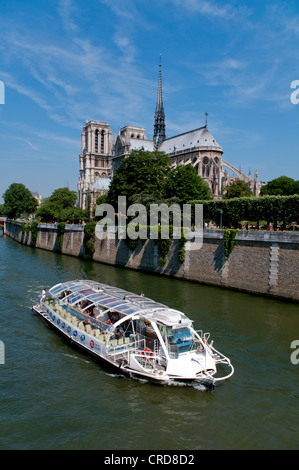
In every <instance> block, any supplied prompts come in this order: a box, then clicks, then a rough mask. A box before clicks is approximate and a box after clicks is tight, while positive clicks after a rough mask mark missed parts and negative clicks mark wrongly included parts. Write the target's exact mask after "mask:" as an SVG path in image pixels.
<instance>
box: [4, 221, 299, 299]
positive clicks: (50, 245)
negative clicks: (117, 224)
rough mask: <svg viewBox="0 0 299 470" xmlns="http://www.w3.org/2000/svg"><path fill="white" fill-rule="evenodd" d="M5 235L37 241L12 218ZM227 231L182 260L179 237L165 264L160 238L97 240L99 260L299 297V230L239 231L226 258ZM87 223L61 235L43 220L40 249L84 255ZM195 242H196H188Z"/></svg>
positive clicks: (212, 233)
mask: <svg viewBox="0 0 299 470" xmlns="http://www.w3.org/2000/svg"><path fill="white" fill-rule="evenodd" d="M4 233H5V235H7V236H9V237H11V238H13V239H14V240H16V241H17V242H19V243H23V244H25V245H31V244H32V234H31V232H28V233H27V232H24V231H22V226H21V223H19V222H11V223H10V222H8V221H7V222H6V223H5V230H4ZM224 233H225V230H204V232H203V244H202V247H201V248H200V249H198V250H188V249H187V245H185V259H184V261H183V262H181V261H180V260H179V249H180V243H179V240H173V242H172V244H171V246H170V249H169V252H168V254H167V257H166V262H165V264H162V261H161V254H160V250H159V246H158V245H157V243H156V241H155V240H145V241H143V242H141V241H139V242H138V244H137V246H136V248H135V250H134V251H132V250H130V249H129V247H128V245H127V242H126V241H125V240H118V239H117V238H113V239H109V238H106V239H103V240H98V239H97V238H96V239H95V250H94V255H93V260H94V261H97V262H101V263H106V264H111V265H115V266H123V267H126V268H130V269H135V270H140V271H148V272H151V273H155V274H157V275H166V276H172V277H175V278H179V279H185V280H189V281H195V282H199V283H203V284H208V285H213V286H219V287H226V288H230V289H236V290H240V291H244V292H249V293H254V294H261V295H267V296H270V297H276V298H281V299H286V300H293V301H299V289H298V286H299V233H298V232H263V231H237V233H236V238H235V246H234V248H233V250H232V252H231V253H230V255H229V257H228V259H227V260H226V259H225V256H224ZM85 242H86V240H85V235H84V225H66V226H65V233H64V234H63V237H61V238H60V239H59V234H58V228H57V225H56V224H39V226H38V231H37V236H36V243H35V246H36V248H42V249H45V250H50V251H57V252H61V253H63V254H67V255H71V256H76V257H80V258H84V253H85ZM188 243H192V242H188Z"/></svg>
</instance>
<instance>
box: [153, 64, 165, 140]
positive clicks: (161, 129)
mask: <svg viewBox="0 0 299 470" xmlns="http://www.w3.org/2000/svg"><path fill="white" fill-rule="evenodd" d="M161 68H162V65H161V56H160V64H159V86H158V98H157V105H156V112H155V124H154V143H155V147H156V149H157V148H158V147H159V146H160V145H161V144H162V142H163V141H164V140H165V139H166V135H165V113H164V107H163V98H162V70H161Z"/></svg>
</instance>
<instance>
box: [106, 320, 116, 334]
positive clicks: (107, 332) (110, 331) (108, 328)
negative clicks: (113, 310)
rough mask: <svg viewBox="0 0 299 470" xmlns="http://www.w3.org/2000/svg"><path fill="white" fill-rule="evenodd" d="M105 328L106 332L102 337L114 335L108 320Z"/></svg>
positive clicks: (111, 324)
mask: <svg viewBox="0 0 299 470" xmlns="http://www.w3.org/2000/svg"><path fill="white" fill-rule="evenodd" d="M106 323H107V325H108V326H107V328H106V330H105V331H104V335H109V336H111V335H113V334H114V327H113V323H112V322H111V320H110V318H108V319H107V322H106Z"/></svg>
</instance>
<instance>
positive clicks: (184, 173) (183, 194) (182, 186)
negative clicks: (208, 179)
mask: <svg viewBox="0 0 299 470" xmlns="http://www.w3.org/2000/svg"><path fill="white" fill-rule="evenodd" d="M164 193H165V196H166V198H167V199H169V198H175V197H176V198H178V200H179V202H180V203H181V204H185V203H187V202H188V201H190V200H195V199H203V200H207V199H211V192H210V189H209V187H208V185H207V184H206V183H205V182H204V181H203V179H202V178H201V177H200V176H198V174H197V173H196V170H195V168H193V166H191V165H186V166H185V165H178V166H177V167H176V168H172V169H171V170H170V171H169V174H168V176H167V179H166V181H165V187H164Z"/></svg>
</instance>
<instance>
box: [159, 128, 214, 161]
mask: <svg viewBox="0 0 299 470" xmlns="http://www.w3.org/2000/svg"><path fill="white" fill-rule="evenodd" d="M198 147H209V148H211V147H212V148H214V149H217V150H220V151H222V147H221V146H220V145H219V144H218V142H217V141H216V140H215V138H214V137H213V136H212V134H211V133H210V131H209V130H208V128H207V126H204V127H200V128H199V129H194V130H193V131H189V132H185V133H184V134H180V135H177V136H175V137H171V138H169V139H166V140H164V142H163V143H162V145H161V146H160V147H159V150H160V151H162V152H165V153H167V154H169V153H172V152H178V151H182V150H187V149H190V148H198Z"/></svg>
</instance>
